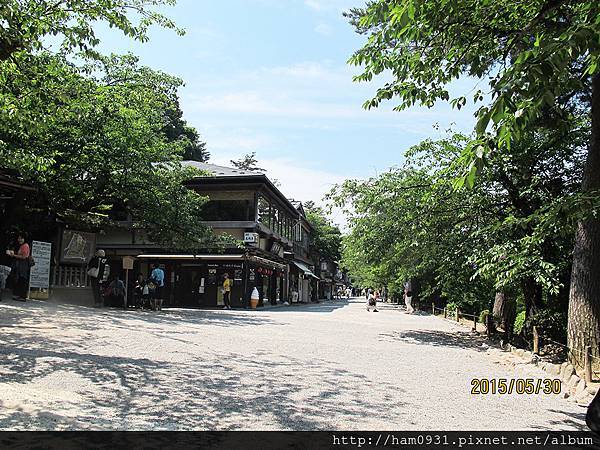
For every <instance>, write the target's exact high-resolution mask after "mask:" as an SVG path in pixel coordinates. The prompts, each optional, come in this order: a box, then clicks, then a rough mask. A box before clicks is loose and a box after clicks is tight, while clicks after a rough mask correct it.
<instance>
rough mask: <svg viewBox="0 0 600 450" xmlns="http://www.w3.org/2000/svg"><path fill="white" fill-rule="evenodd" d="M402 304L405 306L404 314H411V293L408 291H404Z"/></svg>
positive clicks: (412, 310) (412, 309)
mask: <svg viewBox="0 0 600 450" xmlns="http://www.w3.org/2000/svg"><path fill="white" fill-rule="evenodd" d="M404 304H405V305H406V312H407V313H408V314H412V313H413V312H414V311H415V309H414V308H413V307H412V292H411V291H409V290H405V291H404Z"/></svg>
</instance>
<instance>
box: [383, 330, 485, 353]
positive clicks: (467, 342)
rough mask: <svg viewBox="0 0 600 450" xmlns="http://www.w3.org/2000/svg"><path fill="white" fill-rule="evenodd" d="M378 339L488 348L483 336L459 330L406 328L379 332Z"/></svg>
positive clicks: (467, 347) (440, 345)
mask: <svg viewBox="0 0 600 450" xmlns="http://www.w3.org/2000/svg"><path fill="white" fill-rule="evenodd" d="M379 341H384V342H403V343H407V344H417V345H431V346H434V347H452V348H461V349H470V350H476V351H479V352H485V351H487V349H488V348H489V346H488V344H486V343H485V342H484V341H485V340H484V339H483V338H481V337H479V336H476V335H467V334H464V333H461V332H449V331H438V330H407V331H392V332H390V333H380V334H379Z"/></svg>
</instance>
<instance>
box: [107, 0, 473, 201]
mask: <svg viewBox="0 0 600 450" xmlns="http://www.w3.org/2000/svg"><path fill="white" fill-rule="evenodd" d="M361 4H362V2H361V1H360V0H222V1H216V0H210V1H209V0H202V1H200V0H179V1H178V3H177V5H176V6H175V7H169V8H165V9H164V11H163V12H164V13H165V14H166V15H168V16H169V17H170V18H172V19H174V20H175V21H176V23H177V24H178V25H179V26H180V27H182V28H184V29H185V30H186V35H185V36H183V37H181V36H178V35H177V34H176V33H175V32H173V31H170V30H162V29H158V28H156V29H153V31H152V32H151V34H150V37H151V39H150V41H149V42H147V43H144V44H139V43H135V42H132V41H130V40H128V39H127V38H125V37H123V36H122V35H120V34H119V33H118V32H116V31H112V30H108V29H103V30H102V31H101V32H100V33H99V34H100V37H101V38H102V41H103V43H102V46H101V49H102V50H103V51H104V52H115V53H125V52H127V51H132V52H134V53H135V54H137V55H139V56H140V59H141V61H142V63H143V64H146V65H149V66H151V67H153V68H157V69H161V70H163V71H165V72H168V73H171V74H174V75H177V76H179V77H181V78H183V79H184V80H185V83H186V85H185V87H184V88H182V89H181V91H180V97H181V106H182V109H183V112H184V116H185V118H186V120H187V121H188V122H189V123H190V124H191V125H193V126H195V127H196V128H197V129H198V131H199V132H200V133H201V135H202V136H203V138H204V140H205V141H206V142H207V146H208V149H209V150H210V152H211V162H213V163H215V164H227V163H228V162H229V160H230V159H232V158H233V159H235V158H238V157H240V156H242V155H244V154H246V153H248V152H252V151H255V152H256V155H257V158H258V160H259V162H260V163H261V166H263V167H265V168H266V169H268V171H269V172H268V173H269V175H270V176H271V177H273V178H276V179H278V180H279V181H280V182H281V184H282V188H281V189H282V191H283V192H284V193H285V194H286V195H288V196H290V197H293V198H295V199H298V200H304V201H305V200H310V199H312V200H317V201H318V200H319V199H320V198H321V197H322V195H323V194H324V193H325V192H326V191H328V190H329V188H330V187H331V186H332V184H334V183H337V182H340V181H342V180H343V179H345V178H364V177H368V176H373V175H376V174H377V173H381V172H382V171H384V170H386V168H388V167H390V166H393V165H397V164H400V163H401V162H402V154H403V152H404V150H406V149H407V148H408V147H410V146H411V145H413V144H416V143H418V142H419V141H421V140H423V139H425V138H427V137H432V138H436V137H440V132H439V131H436V130H435V129H434V128H433V125H434V124H436V123H437V124H439V125H440V127H441V129H442V130H443V129H445V128H447V127H448V126H450V125H451V124H453V123H454V124H455V125H454V128H455V129H457V130H470V129H471V128H472V126H473V123H474V119H473V117H472V114H473V109H472V108H468V107H467V108H466V109H465V108H463V110H462V111H460V112H459V111H456V110H452V109H451V108H450V106H449V105H447V104H440V105H438V106H436V107H434V108H432V109H426V108H412V109H410V110H407V111H403V112H399V113H398V112H393V111H391V108H392V107H393V106H394V104H393V103H389V104H388V105H385V106H384V107H380V108H379V109H378V110H371V111H364V110H363V109H362V103H363V102H364V101H365V100H366V99H367V98H369V96H370V95H371V94H372V93H373V92H374V91H375V88H376V84H370V85H369V84H357V83H353V82H352V75H353V74H355V73H358V69H357V68H353V67H349V66H348V65H347V64H346V61H347V60H348V58H349V57H350V55H351V54H352V52H353V51H355V50H356V49H358V48H359V47H360V46H361V44H362V42H363V41H364V39H365V38H364V37H363V36H360V35H357V34H355V33H354V30H353V28H352V27H351V26H350V25H349V24H348V23H347V21H346V19H344V17H342V11H344V10H347V9H349V8H350V7H352V6H361ZM472 85H473V83H470V82H468V80H465V81H464V82H461V83H458V84H457V85H456V89H457V90H458V91H461V92H464V93H466V92H469V90H470V89H471V87H472Z"/></svg>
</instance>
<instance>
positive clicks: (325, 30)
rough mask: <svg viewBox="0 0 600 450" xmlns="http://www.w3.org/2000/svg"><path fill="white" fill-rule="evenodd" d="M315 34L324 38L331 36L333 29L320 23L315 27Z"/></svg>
mask: <svg viewBox="0 0 600 450" xmlns="http://www.w3.org/2000/svg"><path fill="white" fill-rule="evenodd" d="M315 32H316V33H318V34H321V35H323V36H331V34H332V33H333V29H332V28H331V27H330V26H329V25H327V24H325V23H320V24H318V25H317V26H316V27H315Z"/></svg>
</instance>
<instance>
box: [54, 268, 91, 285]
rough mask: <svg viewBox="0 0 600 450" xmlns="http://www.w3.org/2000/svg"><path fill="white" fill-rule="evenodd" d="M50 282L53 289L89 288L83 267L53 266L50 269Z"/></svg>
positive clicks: (85, 270) (85, 269)
mask: <svg viewBox="0 0 600 450" xmlns="http://www.w3.org/2000/svg"><path fill="white" fill-rule="evenodd" d="M50 281H51V285H52V286H54V287H72V288H86V287H89V286H90V279H89V277H88V275H87V267H85V266H83V267H82V266H55V267H54V268H53V269H52V277H51V279H50Z"/></svg>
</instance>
